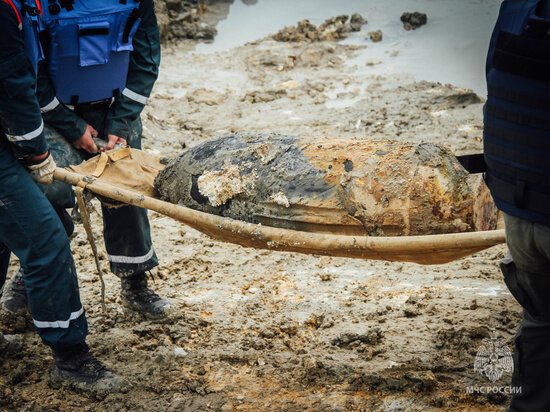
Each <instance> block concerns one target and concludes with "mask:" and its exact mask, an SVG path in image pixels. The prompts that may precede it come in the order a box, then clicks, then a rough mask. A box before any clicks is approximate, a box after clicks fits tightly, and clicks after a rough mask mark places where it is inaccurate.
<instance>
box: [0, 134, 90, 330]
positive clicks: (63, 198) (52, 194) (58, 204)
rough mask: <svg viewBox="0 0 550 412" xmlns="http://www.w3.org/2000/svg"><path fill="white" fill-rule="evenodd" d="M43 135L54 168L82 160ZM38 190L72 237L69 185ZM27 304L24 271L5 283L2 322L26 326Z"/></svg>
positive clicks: (58, 137)
mask: <svg viewBox="0 0 550 412" xmlns="http://www.w3.org/2000/svg"><path fill="white" fill-rule="evenodd" d="M44 133H45V135H46V139H47V141H48V145H49V147H50V152H51V154H52V156H53V158H54V160H55V162H56V164H57V166H59V167H66V166H69V165H71V164H79V163H81V162H82V161H83V160H84V156H83V154H82V153H80V152H79V151H77V150H76V149H74V148H73V147H72V145H71V144H70V143H69V142H67V141H66V140H65V139H64V138H63V136H61V135H60V134H59V133H58V132H57V131H56V130H55V129H53V128H51V127H49V126H45V127H44ZM38 187H39V188H40V190H41V191H42V192H43V193H44V194H45V195H46V197H47V199H48V200H49V201H50V203H51V205H52V207H53V208H54V210H55V212H56V213H57V215H58V217H59V219H60V221H61V223H62V224H63V228H64V229H65V232H66V233H67V235H68V236H71V235H72V233H73V231H74V224H73V221H72V219H71V216H70V215H69V214H68V213H67V209H68V208H72V207H74V205H75V200H74V192H73V189H72V186H71V185H69V184H66V183H62V182H58V181H54V182H53V183H52V184H51V185H42V184H38ZM0 269H1V267H0ZM1 276H2V275H1V274H0V277H1ZM27 305H28V302H27V296H26V293H25V285H24V282H23V272H22V270H19V271H17V272H16V273H15V274H14V275H13V276H12V278H11V279H10V281H9V282H8V283H7V284H6V286H5V288H4V294H3V296H2V299H1V300H0V309H1V310H2V311H3V312H4V320H5V321H6V322H8V323H9V324H10V325H11V326H12V327H14V328H15V329H18V328H19V326H18V325H25V324H26V322H25V321H21V319H22V317H25V315H26V313H27V310H26V309H27Z"/></svg>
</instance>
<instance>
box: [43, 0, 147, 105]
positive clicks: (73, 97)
mask: <svg viewBox="0 0 550 412" xmlns="http://www.w3.org/2000/svg"><path fill="white" fill-rule="evenodd" d="M139 22H140V10H139V0H49V1H48V5H47V7H46V6H44V10H43V17H42V19H41V29H42V31H43V32H42V33H41V38H42V40H43V46H44V49H45V54H46V62H47V70H48V74H49V77H50V79H51V81H52V83H53V85H54V88H55V93H56V96H57V98H58V100H59V101H61V102H62V103H65V104H71V105H76V104H78V103H88V102H94V101H99V100H104V99H108V98H111V97H117V96H118V95H119V93H120V92H122V90H123V89H124V88H125V87H126V77H127V75H128V67H129V62H130V52H131V51H132V50H133V47H132V38H133V35H134V33H135V32H136V30H137V27H138V25H139Z"/></svg>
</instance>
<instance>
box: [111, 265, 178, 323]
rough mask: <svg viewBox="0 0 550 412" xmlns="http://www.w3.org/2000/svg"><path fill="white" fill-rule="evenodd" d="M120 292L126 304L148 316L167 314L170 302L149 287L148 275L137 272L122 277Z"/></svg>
mask: <svg viewBox="0 0 550 412" xmlns="http://www.w3.org/2000/svg"><path fill="white" fill-rule="evenodd" d="M121 286H122V290H121V292H120V294H121V298H122V303H123V304H124V306H126V307H128V308H130V309H132V310H135V311H137V312H140V313H142V314H144V315H147V316H152V317H161V316H164V315H165V314H166V310H167V309H168V307H169V306H170V302H168V301H167V300H166V299H162V298H161V297H160V296H159V295H157V294H156V293H155V292H153V291H152V290H151V289H149V288H148V287H147V275H146V274H145V273H136V274H133V275H131V276H128V277H124V278H122V279H121Z"/></svg>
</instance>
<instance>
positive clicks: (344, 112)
mask: <svg viewBox="0 0 550 412" xmlns="http://www.w3.org/2000/svg"><path fill="white" fill-rule="evenodd" d="M157 3H159V2H157ZM208 7H209V9H210V11H208V12H207V13H206V14H204V15H202V16H201V18H204V19H205V21H210V20H209V19H210V18H211V16H212V15H214V14H216V13H217V14H216V15H222V14H223V13H224V12H225V11H224V10H226V3H223V4H222V3H220V4H219V5H208ZM159 17H160V16H159ZM196 44H197V41H196V40H180V41H178V42H170V44H165V45H164V46H163V47H164V48H163V59H162V63H161V67H160V76H159V80H158V82H157V84H156V85H155V88H154V89H153V92H152V95H151V98H150V100H149V102H148V104H147V106H146V108H145V110H144V112H143V114H142V120H143V124H144V138H143V147H144V149H145V150H147V151H150V152H153V153H155V154H157V155H159V156H161V157H176V156H177V155H178V154H179V153H181V151H182V150H183V149H182V147H183V146H184V145H185V146H186V147H189V148H192V147H194V146H196V145H198V144H201V143H203V142H205V141H210V140H213V139H215V138H218V137H220V136H224V135H227V134H231V133H268V134H269V133H281V134H290V135H299V136H317V137H322V136H336V137H340V138H356V139H391V140H397V141H402V142H407V143H411V144H421V143H423V142H428V143H434V144H441V145H444V146H447V147H449V148H450V149H451V150H452V151H453V152H454V153H455V154H457V155H461V154H470V153H475V152H478V151H481V150H482V129H483V116H482V110H483V102H484V100H483V99H482V98H480V97H479V96H477V95H476V94H475V93H474V92H472V91H471V90H466V89H462V88H458V87H455V86H452V85H445V84H441V83H437V82H432V81H415V80H414V79H412V78H411V77H408V76H406V75H391V76H380V75H372V74H369V73H368V72H365V71H364V70H361V69H362V68H363V67H364V63H363V62H359V63H358V65H352V64H347V63H348V62H349V61H350V60H351V59H353V58H354V57H355V56H356V55H357V52H358V48H357V46H351V45H345V44H341V43H338V42H325V41H317V42H303V43H294V42H277V41H274V40H273V39H262V40H258V41H256V42H254V43H249V44H246V45H244V46H241V47H236V48H233V49H231V50H228V51H221V52H216V53H211V54H208V55H206V54H201V53H194V52H193V50H194V48H195V46H196ZM388 58H391V57H389V56H388ZM360 66H361V67H360ZM480 76H483V73H480ZM428 80H429V79H428ZM277 201H279V202H280V203H282V204H284V198H282V197H281V196H279V198H278V200H277ZM92 206H93V207H94V208H95V209H96V211H97V212H93V213H92V214H91V218H92V226H93V230H94V233H95V238H96V241H97V243H98V248H99V251H100V263H101V265H102V267H103V270H104V271H107V272H108V257H107V253H106V251H105V248H104V245H103V241H102V236H101V235H102V221H101V217H100V213H101V212H100V207H99V203H97V201H93V202H92ZM149 221H150V224H151V234H152V239H153V243H154V246H155V251H156V253H157V255H158V256H159V261H160V266H159V267H158V268H157V269H155V270H154V271H153V272H152V274H151V278H150V280H149V282H150V286H151V288H152V289H153V290H155V291H156V292H158V293H159V295H161V296H163V297H165V298H167V299H169V300H171V301H172V303H173V312H172V313H171V314H170V316H169V317H168V318H166V319H158V320H150V319H145V318H143V317H141V316H139V315H136V314H134V313H132V312H128V311H126V310H125V308H124V307H123V306H122V304H121V301H120V280H119V279H118V278H117V277H116V276H115V275H113V274H111V273H105V274H104V279H105V283H106V307H107V310H106V311H105V312H103V311H102V308H101V282H100V281H99V278H98V275H97V272H96V268H95V263H94V260H93V258H92V257H91V249H90V246H89V244H88V242H87V239H86V233H85V231H84V229H83V227H82V226H81V225H79V224H77V225H76V230H75V234H74V236H73V237H72V238H71V247H72V250H73V255H74V258H75V263H76V267H77V271H78V278H79V285H80V293H81V298H82V301H83V304H84V307H85V309H86V314H87V317H88V321H89V329H90V335H89V338H88V343H89V344H90V346H91V348H92V352H93V353H94V354H95V355H96V356H97V357H98V358H99V359H100V360H101V361H102V362H104V363H105V364H106V365H107V366H108V367H109V368H110V369H112V370H114V371H115V372H117V373H118V374H120V375H121V376H122V377H124V379H125V380H126V381H127V383H128V386H127V389H126V390H125V391H124V392H123V393H116V394H111V395H109V396H107V397H105V398H103V399H97V398H94V397H92V396H89V395H86V394H82V393H75V392H73V391H71V390H68V389H64V388H62V389H59V390H54V389H52V388H51V387H50V386H49V384H48V374H49V371H50V369H51V366H52V357H51V352H50V350H49V349H48V348H47V347H45V346H44V345H43V344H42V343H41V342H40V339H39V338H38V336H37V334H36V333H35V332H34V331H32V330H29V331H27V332H24V333H19V332H17V333H16V336H17V337H18V338H19V339H17V342H16V346H17V350H15V351H13V352H10V354H9V355H8V356H6V355H5V352H4V351H2V352H1V354H0V410H28V411H33V410H65V411H82V410H90V411H92V410H121V411H123V410H147V411H162V412H164V411H182V410H183V411H186V410H190V411H195V410H200V411H234V410H236V411H246V410H249V411H259V410H261V411H264V410H265V411H272V410H274V411H277V410H279V411H302V410H330V411H350V410H369V411H370V410H376V411H399V410H406V411H426V410H430V411H463V410H483V411H505V410H507V404H508V402H509V397H508V395H506V394H502V393H481V392H473V393H472V392H470V391H469V389H468V388H472V387H487V386H490V387H493V386H496V387H507V386H509V385H510V379H511V377H510V374H509V373H505V374H504V375H503V376H502V377H501V378H500V379H499V380H497V381H496V382H494V383H493V382H491V381H490V380H489V379H488V378H487V377H486V376H485V375H483V374H481V373H479V372H477V371H475V370H474V362H475V357H476V354H477V352H478V350H479V349H480V348H481V347H482V345H483V340H484V339H487V338H488V337H490V336H493V335H495V336H499V337H502V338H503V339H504V342H505V344H506V345H507V346H508V347H509V348H512V345H513V337H514V333H515V330H516V328H517V326H518V324H519V322H520V320H521V308H520V307H519V305H518V304H517V303H516V302H515V300H514V299H513V297H512V296H511V295H510V294H509V293H508V291H507V289H506V287H505V286H504V283H503V280H502V274H501V273H500V269H499V262H500V259H501V258H503V257H504V256H505V255H506V248H505V246H503V245H501V246H495V247H493V248H491V249H488V250H485V251H483V252H479V253H477V254H475V255H471V256H469V257H466V258H463V259H460V260H457V261H454V262H451V263H448V264H445V265H432V266H422V265H417V264H409V263H396V262H385V261H382V260H368V261H364V260H358V259H347V258H332V257H327V256H310V255H301V254H296V253H289V252H272V251H267V250H254V249H248V248H243V247H240V246H236V245H232V244H226V243H221V242H218V241H215V240H212V239H211V238H209V237H207V236H205V235H203V234H201V233H199V232H197V231H195V230H193V229H190V228H188V227H186V226H183V225H181V224H180V223H178V222H176V221H173V220H171V219H170V218H168V217H166V216H164V215H160V214H157V213H149ZM17 268H18V262H17V259H12V262H11V264H10V270H9V274H8V276H9V277H11V276H13V274H14V273H15V271H16V270H17ZM0 330H2V331H4V333H8V332H9V331H8V330H6V328H5V326H4V325H3V324H2V325H0ZM11 339H12V338H10V340H11ZM0 346H1V347H2V348H4V347H5V346H6V345H5V344H4V343H2V342H0ZM10 347H13V345H10Z"/></svg>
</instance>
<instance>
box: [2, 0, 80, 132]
mask: <svg viewBox="0 0 550 412" xmlns="http://www.w3.org/2000/svg"><path fill="white" fill-rule="evenodd" d="M0 1H1V0H0ZM36 93H37V96H38V102H39V103H40V110H41V111H42V116H43V117H44V122H46V124H47V125H48V126H52V127H54V128H56V129H57V131H58V132H59V133H61V135H62V136H63V137H64V138H65V139H67V140H68V141H70V142H73V141H75V140H78V139H80V138H81V137H82V135H83V134H84V132H85V131H86V127H87V126H88V124H87V123H86V121H85V120H84V119H82V118H81V117H80V116H79V115H78V114H76V113H75V112H73V111H72V110H70V109H68V108H67V107H66V106H65V105H63V104H61V102H59V100H57V98H56V97H55V89H54V87H53V84H52V82H51V80H50V78H49V76H48V70H47V67H46V62H44V61H41V62H39V63H38V80H37V88H36Z"/></svg>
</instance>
